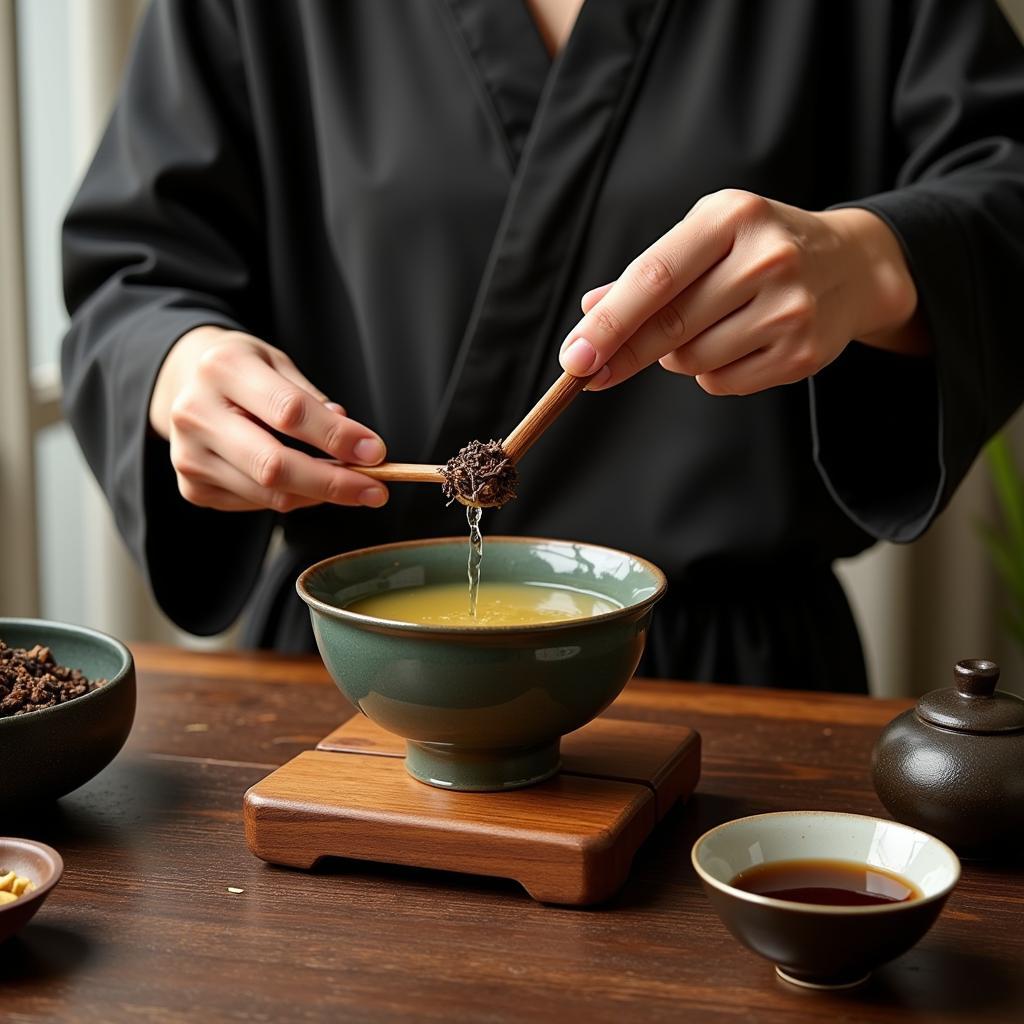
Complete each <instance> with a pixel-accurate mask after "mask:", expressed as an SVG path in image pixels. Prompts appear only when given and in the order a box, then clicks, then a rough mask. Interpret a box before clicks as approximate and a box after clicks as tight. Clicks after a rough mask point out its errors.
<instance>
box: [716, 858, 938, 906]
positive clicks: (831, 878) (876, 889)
mask: <svg viewBox="0 0 1024 1024" xmlns="http://www.w3.org/2000/svg"><path fill="white" fill-rule="evenodd" d="M729 884H730V885H732V886H733V887H734V888H736V889H742V890H743V891H744V892H752V893H756V894H757V895H759V896H771V897H773V898H774V899H777V900H792V901H793V902H794V903H818V904H823V905H826V906H834V907H870V906H878V905H879V904H883V903H907V902H908V901H910V900H916V899H920V898H921V890H920V889H918V888H917V886H916V885H914V884H913V882H908V881H907V880H906V879H905V878H900V876H899V875H896V874H893V873H892V872H891V871H886V870H885V869H884V868H877V867H874V866H873V865H871V864H856V863H853V862H851V861H845V860H780V861H775V862H774V863H770V864H758V865H757V866H756V867H752V868H747V870H746V871H741V872H740V873H739V874H738V875H737V876H736V877H735V878H734V879H733V880H732V881H731V882H730V883H729Z"/></svg>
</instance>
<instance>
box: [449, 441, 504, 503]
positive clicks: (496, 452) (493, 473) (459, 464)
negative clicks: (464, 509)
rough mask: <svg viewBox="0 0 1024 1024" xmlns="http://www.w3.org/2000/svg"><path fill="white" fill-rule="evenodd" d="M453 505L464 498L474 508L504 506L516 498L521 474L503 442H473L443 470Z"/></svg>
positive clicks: (450, 460) (461, 449)
mask: <svg viewBox="0 0 1024 1024" xmlns="http://www.w3.org/2000/svg"><path fill="white" fill-rule="evenodd" d="M441 474H442V476H443V477H444V483H443V484H442V485H441V487H442V490H443V491H444V496H445V497H446V498H447V499H448V504H449V505H450V504H451V503H452V502H453V501H455V500H457V499H459V498H461V499H462V500H463V501H466V502H469V503H470V504H473V505H484V506H488V507H491V506H501V505H504V504H506V503H507V502H509V501H511V500H512V499H513V498H514V497H515V496H516V483H517V482H518V480H519V473H518V472H517V471H516V467H515V466H514V465H513V464H512V462H511V460H510V459H509V458H508V456H507V455H506V454H505V451H504V449H503V448H502V447H501V442H499V441H470V442H469V444H467V445H466V446H465V447H464V448H460V449H459V451H458V453H457V454H456V455H454V456H453V457H452V458H450V459H449V460H448V461H447V463H445V465H444V468H443V469H442V470H441Z"/></svg>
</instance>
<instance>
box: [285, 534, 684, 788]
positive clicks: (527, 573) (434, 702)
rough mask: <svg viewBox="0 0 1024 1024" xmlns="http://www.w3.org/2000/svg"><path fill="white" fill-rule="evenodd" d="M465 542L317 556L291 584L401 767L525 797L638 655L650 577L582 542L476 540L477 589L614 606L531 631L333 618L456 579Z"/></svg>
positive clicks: (330, 659) (336, 671) (655, 588)
mask: <svg viewBox="0 0 1024 1024" xmlns="http://www.w3.org/2000/svg"><path fill="white" fill-rule="evenodd" d="M467 550H468V549H467V542H466V538H465V537H452V538H443V539H438V540H422V541H410V542H407V543H401V544H385V545H382V546H380V547H375V548H365V549H363V550H361V551H351V552H348V553H346V554H342V555H337V556H335V557H334V558H328V559H326V560H325V561H323V562H318V563H317V564H316V565H314V566H312V567H311V568H309V569H307V570H306V571H305V572H304V573H303V574H302V575H301V576H300V577H299V579H298V582H297V584H296V588H297V590H298V592H299V596H300V597H301V598H302V600H303V601H305V602H306V604H308V605H309V609H310V615H311V617H312V620H313V631H314V633H315V634H316V640H317V644H318V646H319V648H320V653H321V655H322V656H323V659H324V663H325V664H326V666H327V668H328V670H329V671H330V673H331V675H332V676H333V677H334V681H335V682H336V683H337V684H338V687H339V688H340V689H341V692H342V693H344V694H345V696H346V697H348V699H349V700H351V701H352V703H353V704H355V705H356V707H357V708H359V710H360V711H362V712H363V713H364V714H365V715H366V716H367V717H368V718H370V719H372V720H373V721H374V722H376V723H377V724H378V725H380V726H381V727H382V728H384V729H387V730H388V731H389V732H392V733H396V734H397V735H399V736H402V737H404V738H405V740H406V761H405V764H406V768H407V769H408V770H409V772H410V773H411V774H412V775H413V776H414V777H415V778H417V779H419V780H420V781H421V782H427V783H430V784H431V785H434V786H441V787H444V788H447V789H460V790H501V789H514V788H517V787H520V786H529V785H531V784H533V783H535V782H540V781H542V780H543V779H546V778H548V777H549V776H551V775H553V774H554V773H555V772H556V771H558V767H559V753H558V748H559V740H560V739H561V737H562V736H563V735H565V734H566V733H568V732H572V731H573V730H574V729H578V728H579V727H580V726H582V725H585V724H586V723H587V722H589V721H590V720H591V719H592V718H594V717H595V715H598V714H600V712H601V711H603V710H604V709H605V708H606V707H607V706H608V705H609V704H610V703H611V702H612V701H613V700H614V699H615V698H616V696H618V694H619V692H620V691H621V690H622V688H623V686H625V684H626V682H627V681H628V680H629V678H630V676H631V675H632V674H633V672H634V670H635V669H636V666H637V663H638V662H639V660H640V655H641V653H642V651H643V648H644V641H645V639H646V635H647V630H648V628H649V626H650V622H651V612H652V609H653V607H654V604H655V603H656V602H657V601H658V599H659V598H660V597H661V595H662V594H663V593H664V591H665V577H664V575H663V574H662V572H661V570H659V569H658V568H656V567H655V566H653V565H651V563H650V562H646V561H644V560H643V559H641V558H637V557H636V556H634V555H629V554H626V553H625V552H622V551H615V550H613V549H611V548H605V547H599V546H597V545H594V544H577V543H573V542H571V541H560V540H540V539H535V538H529V537H487V538H486V539H485V543H484V560H483V576H482V578H483V580H484V581H485V582H502V583H512V582H515V583H527V582H528V583H541V584H547V585H556V586H567V587H573V588H576V589H581V590H587V591H590V592H592V593H596V594H600V595H601V596H603V597H606V598H610V599H611V600H612V601H613V602H614V603H616V604H618V605H619V606H620V607H618V608H616V609H614V610H613V611H609V612H605V613H603V614H600V615H594V616H592V617H590V618H585V619H575V620H572V621H567V622H556V623H543V624H539V625H533V626H482V627H474V626H461V627H460V626H434V625H417V624H411V623H402V622H392V621H388V620H384V619H377V618H373V617H370V616H367V615H361V614H359V613H356V612H352V611H349V610H347V608H346V605H349V604H352V603H353V602H354V601H356V600H358V599H359V598H362V597H366V596H369V595H370V594H376V593H380V592H381V591H386V590H396V589H401V588H406V587H421V586H424V585H428V584H434V583H452V582H455V581H464V580H465V579H466V558H467Z"/></svg>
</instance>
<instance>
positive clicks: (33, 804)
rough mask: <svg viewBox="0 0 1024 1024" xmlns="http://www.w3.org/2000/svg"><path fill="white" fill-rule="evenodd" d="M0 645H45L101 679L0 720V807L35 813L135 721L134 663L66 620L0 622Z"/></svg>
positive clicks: (100, 759)
mask: <svg viewBox="0 0 1024 1024" xmlns="http://www.w3.org/2000/svg"><path fill="white" fill-rule="evenodd" d="M0 640H3V641H4V643H5V644H7V646H8V647H15V648H17V647H21V648H25V649H26V650H30V649H31V648H33V647H35V646H36V645H37V644H38V645H40V646H42V647H48V648H49V649H50V650H51V651H52V652H53V657H54V658H55V659H56V661H57V663H58V664H60V665H66V666H68V667H69V668H77V669H79V670H80V671H81V672H83V673H84V674H85V676H86V677H87V678H88V679H90V680H99V679H105V680H106V683H104V685H103V686H100V687H99V688H98V689H95V690H93V691H92V692H91V693H86V694H84V695H83V696H81V697H75V698H74V699H73V700H69V701H67V702H66V703H64V704H56V705H54V706H53V707H48V708H42V709H40V710H38V711H31V712H29V713H27V714H20V715H13V716H0V810H2V811H8V810H13V809H19V810H22V809H26V808H38V807H40V806H41V805H44V804H46V803H48V802H50V801H52V800H56V799H57V798H58V797H62V796H64V795H65V794H66V793H70V792H71V791H72V790H73V789H77V788H78V787H79V786H81V785H83V784H85V783H86V782H88V781H89V780H90V779H91V778H92V777H93V776H94V775H96V774H98V773H99V772H100V771H102V769H104V768H105V767H106V766H107V765H108V764H109V763H110V762H111V761H112V760H113V759H114V756H115V755H116V754H117V752H118V751H119V750H120V749H121V747H122V746H124V742H125V740H126V739H127V738H128V734H129V732H131V728H132V722H133V720H134V717H135V663H134V661H133V660H132V656H131V652H130V651H129V650H128V648H127V647H125V645H124V644H123V643H121V641H120V640H115V639H114V638H113V637H112V636H107V635H106V634H105V633H100V632H98V631H97V630H95V629H89V628H87V627H86V626H74V625H71V624H70V623H66V622H52V621H49V620H45V619H14V618H0ZM0 866H2V865H0Z"/></svg>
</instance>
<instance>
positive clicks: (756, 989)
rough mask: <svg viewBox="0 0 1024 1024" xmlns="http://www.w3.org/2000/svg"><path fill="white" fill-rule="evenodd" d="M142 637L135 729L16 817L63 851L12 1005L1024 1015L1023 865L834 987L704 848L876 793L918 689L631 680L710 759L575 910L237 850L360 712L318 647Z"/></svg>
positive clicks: (437, 1016)
mask: <svg viewBox="0 0 1024 1024" xmlns="http://www.w3.org/2000/svg"><path fill="white" fill-rule="evenodd" d="M136 656H137V663H138V668H139V684H140V685H139V711H138V716H137V720H136V725H135V729H134V731H133V734H132V737H131V739H130V740H129V743H128V745H127V747H126V748H125V750H124V751H122V753H121V754H120V755H119V756H118V758H117V759H116V760H115V762H114V763H113V764H112V765H111V766H110V767H109V768H107V769H106V770H105V771H104V772H103V773H101V774H100V775H99V776H97V777H96V778H95V779H94V780H93V781H92V782H90V783H89V784H88V785H86V786H84V787H83V788H81V789H80V790H78V791H77V792H75V793H74V794H72V795H71V796H69V797H66V798H65V799H64V800H62V801H61V802H60V804H59V805H58V806H57V808H56V809H51V810H49V811H48V812H44V813H40V814H37V815H36V816H34V817H27V818H22V819H11V818H9V817H8V818H7V819H5V820H4V821H3V823H2V826H0V832H3V833H6V834H13V835H27V836H32V837H34V838H37V839H42V840H44V841H46V842H49V843H51V844H52V845H54V846H55V847H56V848H57V849H58V850H59V851H60V852H61V853H62V854H63V856H64V860H65V865H66V867H65V874H64V879H63V881H62V882H61V884H60V885H59V886H58V887H57V888H56V889H55V890H54V892H53V893H52V895H51V896H50V898H49V901H48V902H47V904H46V905H45V907H44V908H43V910H42V911H41V912H40V913H39V915H38V916H37V917H36V919H35V920H34V921H33V923H32V924H31V925H30V926H29V927H28V928H26V929H25V931H24V932H22V934H21V935H20V936H19V937H18V938H16V939H14V940H12V941H11V942H9V943H7V944H6V945H5V946H4V947H3V948H2V950H0V1019H2V1020H4V1021H5V1022H6V1021H11V1022H20V1021H38V1020H46V1021H60V1022H77V1021H104V1022H117V1021H122V1020H123V1021H128V1020H131V1021H139V1020H143V1021H147V1022H154V1024H160V1022H171V1021H186V1020H202V1021H206V1022H209V1021H222V1020H223V1021H236V1020H237V1021H243V1020H244V1021H272V1022H277V1021H318V1020H351V1021H360V1022H361V1021H417V1020H422V1021H453V1020H457V1021H460V1022H461V1021H489V1022H490V1021H493V1022H500V1021H516V1022H519V1021H534V1020H536V1021H548V1020H552V1021H559V1022H560V1024H571V1022H575V1021H580V1020H585V1021H587V1022H588V1024H597V1022H603V1021H615V1022H616V1024H620V1022H624V1021H627V1022H628V1021H644V1022H648V1021H699V1022H704V1021H709V1022H715V1021H756V1022H759V1024H760V1022H769V1024H771V1022H775V1021H779V1022H783V1021H785V1022H798V1021H828V1022H835V1021H871V1022H876V1021H879V1022H882V1021H964V1022H970V1024H976V1022H984V1021H1015V1022H1019V1021H1020V1020H1024V865H1022V863H1021V862H1020V861H1017V862H1012V861H1009V862H1006V863H1000V864H992V863H986V864H980V863H966V864H965V866H964V867H965V870H964V874H963V879H962V881H961V884H960V886H959V887H958V889H957V890H956V891H955V892H954V893H953V895H952V897H951V898H950V901H949V903H948V905H947V908H946V910H945V911H944V913H943V915H942V916H941V918H940V919H939V921H938V923H937V924H936V926H935V927H934V928H933V930H932V931H931V932H930V933H929V934H928V935H927V936H926V937H925V939H924V940H922V942H921V943H920V944H919V945H918V946H917V947H916V948H915V949H913V950H912V951H911V952H909V953H907V954H906V955H905V956H903V957H901V958H900V959H898V960H896V961H894V962H893V963H891V964H889V965H887V966H886V967H885V968H883V969H881V970H879V971H878V972H876V974H875V976H874V977H873V978H872V980H871V981H870V982H869V983H868V984H867V985H866V986H864V987H862V988H861V989H858V990H855V991H852V992H844V993H836V994H821V993H814V992H806V991H802V990H798V989H793V988H791V987H789V986H787V985H785V984H784V983H783V982H780V981H778V980H777V979H776V978H775V976H774V974H773V973H772V970H771V967H770V965H769V964H768V963H767V962H765V961H763V960H761V959H760V958H758V957H756V956H754V955H753V954H751V953H749V952H747V951H746V950H745V949H743V948H741V947H740V946H739V945H738V944H737V943H736V941H735V940H734V939H733V938H732V936H730V935H729V934H728V932H727V931H726V930H725V928H724V927H723V926H722V925H721V924H720V922H719V921H718V919H717V918H716V917H715V915H714V914H713V913H712V911H711V908H710V906H709V904H708V903H707V901H706V899H705V897H704V895H703V893H702V892H701V889H700V886H699V884H698V882H697V879H696V877H695V876H694V873H693V870H692V868H691V866H690V861H689V851H690V846H691V844H692V842H693V840H694V839H695V838H696V837H697V836H698V835H700V833H702V832H703V831H705V830H706V829H707V828H710V827H711V826H713V825H716V824H718V823H720V822H722V821H725V820H728V819H730V818H735V817H739V816H741V815H746V814H753V813H757V812H761V811H773V810H786V809H797V808H800V809H839V810H845V811H854V812H860V813H866V814H882V813H883V811H882V809H881V807H880V805H879V804H878V802H877V799H876V797H875V796H874V793H873V791H872V789H871V784H870V779H869V774H868V772H869V758H870V751H871V747H872V744H873V743H874V740H875V737H876V736H877V734H878V731H879V729H880V728H881V726H883V725H884V724H885V723H886V722H887V721H888V720H889V719H890V718H891V717H893V715H895V714H896V713H897V712H898V711H900V710H902V709H903V708H904V707H906V706H908V705H907V702H904V701H888V700H887V701H883V700H872V699H870V698H866V697H863V698H862V697H848V696H838V695H825V694H806V693H798V692H789V691H769V690H755V689H740V688H732V687H724V686H722V687H720V686H707V685H696V684H687V683H675V682H650V681H640V680H636V681H634V682H632V683H631V684H630V686H629V687H628V689H627V691H626V694H627V696H626V698H625V699H623V700H621V701H620V703H619V704H618V705H617V710H616V714H618V715H621V716H622V717H624V718H629V719H634V720H655V718H659V719H660V720H669V721H673V722H678V723H681V724H685V725H689V726H693V727H694V728H696V729H698V730H699V731H700V732H701V734H702V736H703V741H704V762H703V763H704V767H703V775H702V778H701V781H700V784H699V786H698V788H697V793H696V795H695V796H694V797H693V799H692V800H691V802H690V803H689V804H688V805H686V806H685V807H677V808H676V809H675V810H673V811H672V812H670V813H669V815H668V816H667V817H666V818H665V820H664V821H662V822H661V824H660V825H659V826H658V828H657V830H656V831H655V833H654V834H653V836H652V837H651V839H650V840H649V841H648V843H647V845H646V846H645V847H644V848H643V849H642V850H641V851H640V853H639V855H638V857H637V859H636V862H635V864H634V867H633V872H632V875H631V877H630V879H629V881H628V882H627V883H626V885H625V887H624V888H623V889H622V891H621V892H620V893H619V895H618V896H616V897H615V898H614V899H613V900H612V901H611V902H610V903H608V904H605V905H604V906H602V907H601V908H599V909H591V910H573V909H565V908H559V907H550V906H543V905H540V904H537V903H535V902H534V901H533V900H531V899H530V898H529V896H527V895H526V893H525V892H523V890H522V889H521V888H520V887H519V886H518V885H516V884H515V883H514V882H503V881H497V880H493V879H484V878H478V877H473V876H464V875H455V874H445V873H438V872H431V871H426V870H417V869H409V868H394V867H390V868H389V867H384V866H380V865H374V864H367V863H359V862H354V861H344V862H342V861H333V862H330V863H329V864H327V865H326V866H322V867H321V869H318V870H317V871H316V872H314V873H306V872H300V871H291V870H287V869H282V868H274V867H270V866H268V865H266V864H264V863H262V862H261V861H259V860H257V859H256V858H255V857H253V856H252V854H250V853H249V851H248V849H247V848H246V845H245V840H244V837H243V831H242V794H243V793H244V792H245V790H246V789H247V788H248V787H249V786H250V785H252V783H254V782H256V781H257V780H258V779H260V778H262V777H263V776H264V775H265V774H266V773H267V772H268V771H270V770H271V769H273V768H275V767H276V766H278V765H279V764H281V763H283V762H284V761H286V760H288V759H289V758H291V757H293V756H294V755H295V754H297V753H298V752H299V751H301V750H306V749H310V748H312V747H314V746H315V745H316V743H317V741H318V740H320V739H321V738H322V737H323V736H325V735H326V734H327V733H328V732H330V731H331V729H332V728H334V727H335V726H336V725H337V724H338V723H339V722H340V721H342V720H343V719H344V718H345V717H346V716H347V715H349V714H351V709H350V708H348V706H347V705H346V704H345V703H344V701H343V699H342V698H341V696H340V695H339V693H338V691H337V690H336V689H335V687H334V686H333V685H332V684H331V683H330V682H329V680H328V678H327V676H326V673H325V672H324V669H323V668H322V666H321V665H320V663H319V662H318V661H316V660H314V659H312V658H284V657H279V656H275V655H234V654H229V655H211V654H192V653H186V652H182V651H178V650H173V649H169V648H160V647H142V646H140V647H138V648H136ZM656 703H657V708H656V707H655V704H656ZM232 890H241V892H234V891H232Z"/></svg>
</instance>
